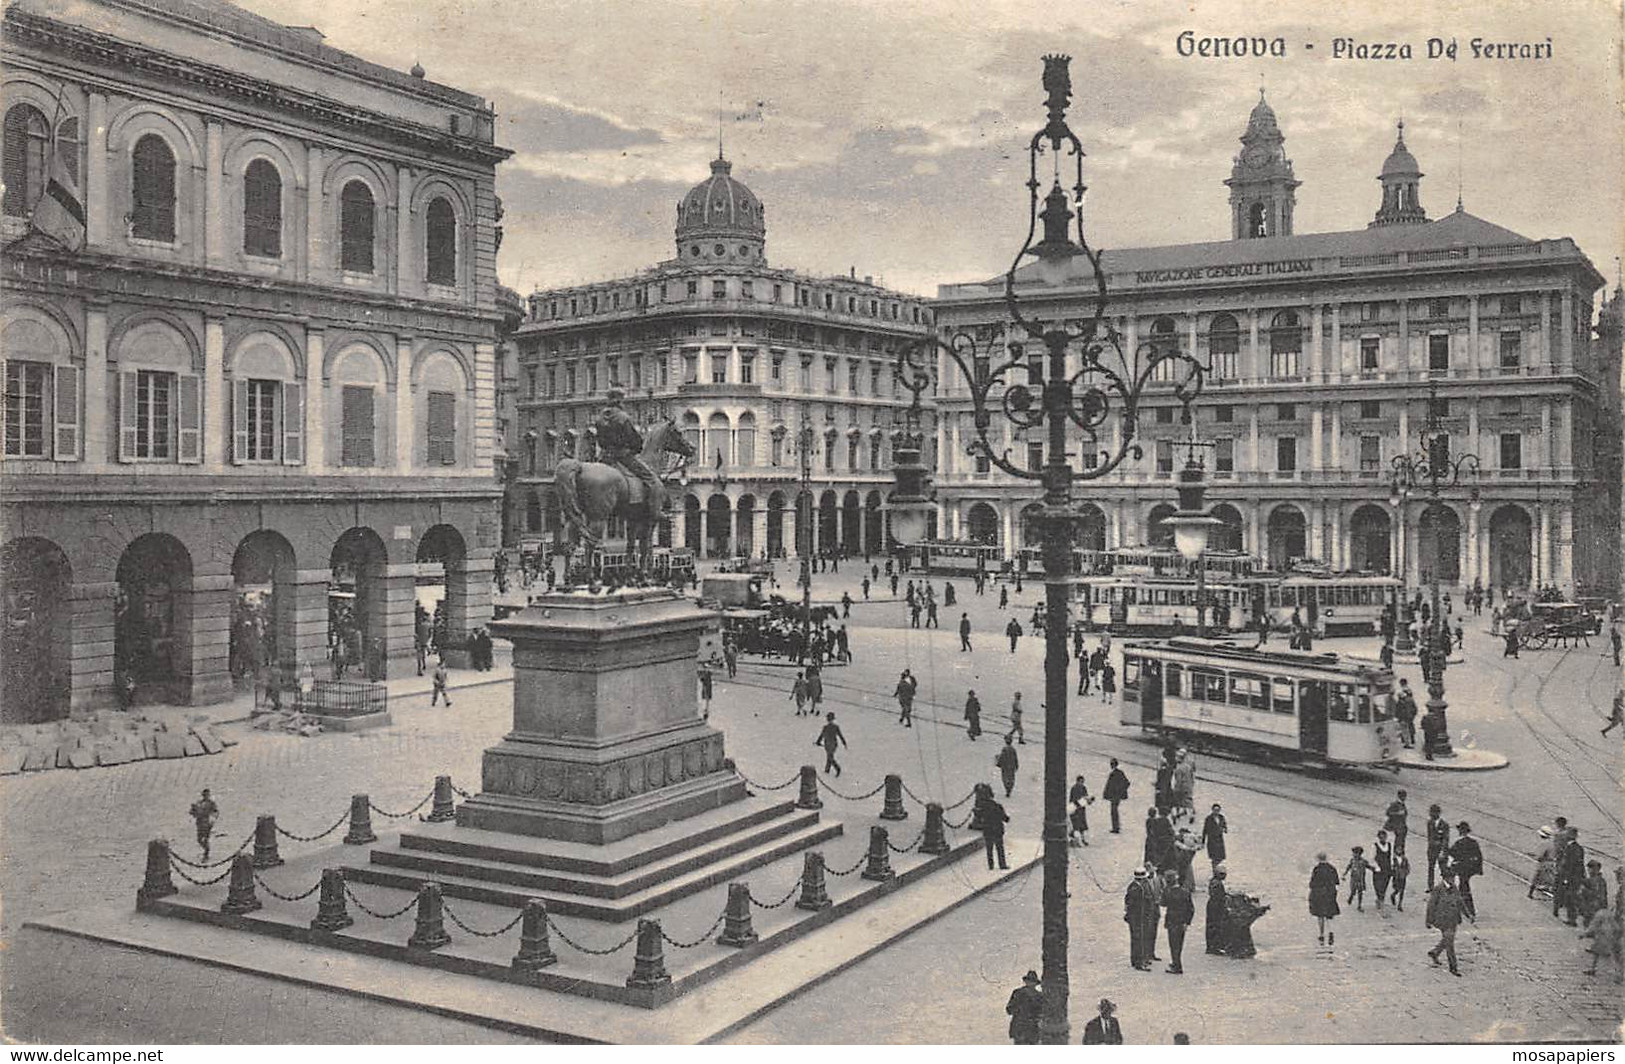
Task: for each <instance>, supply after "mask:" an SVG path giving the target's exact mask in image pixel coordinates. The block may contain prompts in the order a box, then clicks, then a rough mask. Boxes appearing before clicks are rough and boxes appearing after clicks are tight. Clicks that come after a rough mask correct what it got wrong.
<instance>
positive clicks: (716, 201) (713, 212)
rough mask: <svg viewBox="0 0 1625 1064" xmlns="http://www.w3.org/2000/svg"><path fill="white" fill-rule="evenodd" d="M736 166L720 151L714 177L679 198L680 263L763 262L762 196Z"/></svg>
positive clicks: (712, 164) (764, 229) (764, 234)
mask: <svg viewBox="0 0 1625 1064" xmlns="http://www.w3.org/2000/svg"><path fill="white" fill-rule="evenodd" d="M732 171H733V163H731V162H729V161H728V160H727V159H725V158H723V157H722V154H721V153H720V152H719V153H718V154H717V157H716V158H715V159H713V160H711V176H710V177H708V178H706V179H705V180H704V181H701V182H700V183H699V184H697V185H695V186H694V187H693V188H692V189H690V190H689V191H688V193H687V194H686V195H685V196H683V198H682V199H681V200H679V201H678V203H677V258H678V260H679V261H680V262H690V263H701V262H731V263H741V262H754V263H760V262H762V261H763V259H764V250H765V243H766V237H767V220H766V216H765V211H764V209H763V207H762V201H761V200H759V199H757V198H756V195H755V194H754V193H752V192H751V190H750V189H749V188H746V187H745V184H744V183H743V182H741V181H738V180H736V179H735V178H734V177H733V173H732Z"/></svg>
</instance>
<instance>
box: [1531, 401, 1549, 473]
mask: <svg viewBox="0 0 1625 1064" xmlns="http://www.w3.org/2000/svg"><path fill="white" fill-rule="evenodd" d="M1535 452H1536V453H1535V467H1536V469H1537V470H1538V471H1539V474H1540V475H1541V476H1545V475H1547V472H1548V471H1549V470H1550V469H1551V467H1552V465H1553V462H1552V401H1551V400H1550V399H1542V400H1541V401H1540V438H1539V439H1537V440H1536V441H1535Z"/></svg>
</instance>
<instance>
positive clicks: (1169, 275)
mask: <svg viewBox="0 0 1625 1064" xmlns="http://www.w3.org/2000/svg"><path fill="white" fill-rule="evenodd" d="M1314 271H1315V260H1314V259H1282V260H1280V261H1279V262H1233V263H1217V264H1215V265H1212V266H1181V267H1176V268H1174V269H1170V270H1136V271H1134V283H1135V284H1175V283H1178V282H1180V281H1219V280H1226V279H1229V278H1233V277H1273V276H1276V275H1280V274H1292V273H1313V272H1314Z"/></svg>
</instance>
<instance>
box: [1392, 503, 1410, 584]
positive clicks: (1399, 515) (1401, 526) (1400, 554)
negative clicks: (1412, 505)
mask: <svg viewBox="0 0 1625 1064" xmlns="http://www.w3.org/2000/svg"><path fill="white" fill-rule="evenodd" d="M1388 568H1389V569H1390V570H1391V571H1392V572H1393V574H1394V575H1395V576H1397V577H1399V580H1400V583H1402V584H1403V583H1404V582H1405V572H1406V570H1405V504H1404V503H1403V502H1402V503H1400V504H1399V505H1398V506H1396V507H1394V513H1393V520H1392V521H1391V522H1390V523H1389V526H1388Z"/></svg>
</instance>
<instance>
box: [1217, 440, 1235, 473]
mask: <svg viewBox="0 0 1625 1064" xmlns="http://www.w3.org/2000/svg"><path fill="white" fill-rule="evenodd" d="M1213 469H1214V471H1215V472H1218V473H1234V472H1235V471H1236V441H1235V440H1233V439H1230V438H1229V437H1225V438H1224V439H1218V440H1214V441H1213Z"/></svg>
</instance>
